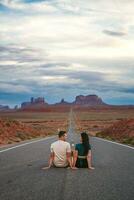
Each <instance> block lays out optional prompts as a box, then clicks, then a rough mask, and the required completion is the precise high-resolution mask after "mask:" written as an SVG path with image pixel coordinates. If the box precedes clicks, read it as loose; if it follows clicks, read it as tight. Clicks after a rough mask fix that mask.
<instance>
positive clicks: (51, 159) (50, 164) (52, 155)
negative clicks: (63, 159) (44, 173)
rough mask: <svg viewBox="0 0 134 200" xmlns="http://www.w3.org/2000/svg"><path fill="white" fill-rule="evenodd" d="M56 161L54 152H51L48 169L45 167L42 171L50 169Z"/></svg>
mask: <svg viewBox="0 0 134 200" xmlns="http://www.w3.org/2000/svg"><path fill="white" fill-rule="evenodd" d="M53 161H54V152H51V154H50V157H49V161H48V167H43V168H42V169H49V168H50V167H51V166H52V164H53Z"/></svg>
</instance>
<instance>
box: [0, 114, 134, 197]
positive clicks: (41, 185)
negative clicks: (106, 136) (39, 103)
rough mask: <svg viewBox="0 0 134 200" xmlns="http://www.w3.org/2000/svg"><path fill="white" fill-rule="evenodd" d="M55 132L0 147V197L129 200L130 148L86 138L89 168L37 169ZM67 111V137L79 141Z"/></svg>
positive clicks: (132, 178) (133, 169)
mask: <svg viewBox="0 0 134 200" xmlns="http://www.w3.org/2000/svg"><path fill="white" fill-rule="evenodd" d="M56 139H57V138H56V136H54V137H50V138H45V139H43V140H32V141H30V142H28V141H27V142H23V143H21V144H19V145H18V144H17V145H10V147H9V146H8V147H4V148H0V200H88V199H89V200H133V199H134V149H133V148H130V147H127V146H123V145H119V144H116V143H111V142H109V141H106V140H102V139H99V138H96V137H92V138H90V143H91V147H92V154H93V166H94V167H95V170H89V169H78V170H71V169H56V168H51V169H49V170H44V171H43V170H41V168H42V167H43V166H47V163H48V157H49V147H50V144H51V143H52V142H54V141H55V140H56ZM79 139H80V138H79V135H78V134H76V133H75V122H74V120H73V113H72V112H70V123H69V129H68V141H69V142H70V143H71V144H73V143H77V142H79Z"/></svg>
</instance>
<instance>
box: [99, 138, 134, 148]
mask: <svg viewBox="0 0 134 200" xmlns="http://www.w3.org/2000/svg"><path fill="white" fill-rule="evenodd" d="M95 138H97V139H99V140H103V141H105V142H109V143H113V144H117V145H120V146H123V147H128V148H130V149H134V147H131V146H128V145H125V144H121V143H118V142H113V141H110V140H106V139H103V138H99V137H95Z"/></svg>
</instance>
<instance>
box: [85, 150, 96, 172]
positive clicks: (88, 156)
mask: <svg viewBox="0 0 134 200" xmlns="http://www.w3.org/2000/svg"><path fill="white" fill-rule="evenodd" d="M87 162H88V168H89V169H95V168H94V167H92V153H91V150H89V151H88V155H87Z"/></svg>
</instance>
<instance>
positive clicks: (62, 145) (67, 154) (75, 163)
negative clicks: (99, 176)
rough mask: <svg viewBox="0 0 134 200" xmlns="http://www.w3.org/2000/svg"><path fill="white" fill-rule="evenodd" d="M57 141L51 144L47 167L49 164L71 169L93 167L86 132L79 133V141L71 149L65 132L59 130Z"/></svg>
mask: <svg viewBox="0 0 134 200" xmlns="http://www.w3.org/2000/svg"><path fill="white" fill-rule="evenodd" d="M58 136H59V139H58V141H56V142H54V143H52V144H51V154H50V159H49V165H48V167H43V168H42V169H49V168H50V167H51V166H54V167H61V168H67V167H70V168H71V169H77V168H89V169H94V167H92V165H91V147H90V144H89V137H88V135H87V133H85V132H83V133H81V143H79V144H76V146H75V150H73V151H72V150H71V146H70V144H69V143H68V142H66V139H67V134H66V132H65V131H60V132H59V134H58Z"/></svg>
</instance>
